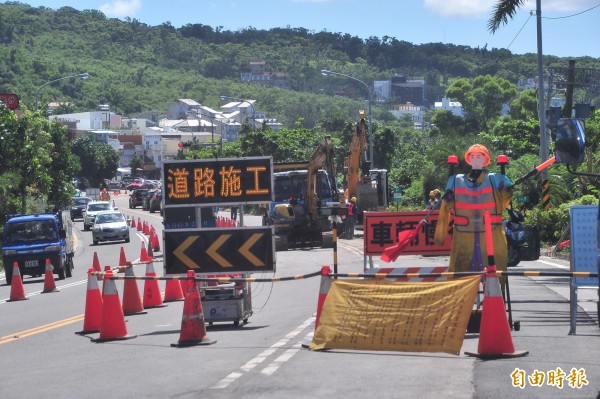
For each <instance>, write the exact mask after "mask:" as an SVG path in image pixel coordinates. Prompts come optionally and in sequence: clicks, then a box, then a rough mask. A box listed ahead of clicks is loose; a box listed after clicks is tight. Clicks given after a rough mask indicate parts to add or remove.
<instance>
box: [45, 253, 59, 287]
mask: <svg viewBox="0 0 600 399" xmlns="http://www.w3.org/2000/svg"><path fill="white" fill-rule="evenodd" d="M53 270H54V267H53V266H52V263H50V259H46V273H45V274H44V290H43V291H42V293H43V294H45V293H48V292H58V290H57V289H56V283H55V282H54V273H52V271H53Z"/></svg>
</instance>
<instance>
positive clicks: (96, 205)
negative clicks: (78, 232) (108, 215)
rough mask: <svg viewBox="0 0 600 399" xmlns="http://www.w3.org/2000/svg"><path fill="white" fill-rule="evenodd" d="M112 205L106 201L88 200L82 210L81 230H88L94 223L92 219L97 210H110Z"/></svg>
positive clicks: (94, 217)
mask: <svg viewBox="0 0 600 399" xmlns="http://www.w3.org/2000/svg"><path fill="white" fill-rule="evenodd" d="M112 210H114V209H113V206H112V205H111V203H110V202H108V201H92V202H88V204H87V206H86V207H85V210H84V211H83V230H89V229H91V228H92V226H93V225H94V219H96V215H97V214H98V212H103V211H112Z"/></svg>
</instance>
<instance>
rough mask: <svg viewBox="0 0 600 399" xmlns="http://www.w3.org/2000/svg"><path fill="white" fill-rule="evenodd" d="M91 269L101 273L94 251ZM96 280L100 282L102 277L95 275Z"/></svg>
mask: <svg viewBox="0 0 600 399" xmlns="http://www.w3.org/2000/svg"><path fill="white" fill-rule="evenodd" d="M92 267H93V268H94V270H95V271H97V272H101V271H102V267H100V261H99V260H98V254H97V253H96V251H94V261H93V262H92ZM96 278H97V279H98V281H100V280H102V279H103V278H104V277H103V276H102V275H97V276H96Z"/></svg>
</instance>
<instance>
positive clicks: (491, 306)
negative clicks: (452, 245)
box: [465, 212, 529, 359]
mask: <svg viewBox="0 0 600 399" xmlns="http://www.w3.org/2000/svg"><path fill="white" fill-rule="evenodd" d="M483 219H484V222H485V233H486V244H487V252H488V264H489V266H488V267H487V271H486V280H485V288H484V290H483V309H482V312H481V313H482V314H481V325H480V326H479V344H478V346H477V353H474V352H465V354H466V355H469V356H475V357H478V358H481V359H500V358H513V357H521V356H526V355H527V354H528V353H529V351H515V346H514V344H513V340H512V334H511V332H510V326H509V325H508V318H507V316H506V309H505V307H504V298H503V297H502V288H500V281H499V280H498V276H497V275H496V262H495V261H494V244H493V241H492V227H491V226H492V225H491V218H490V213H489V212H485V214H484V217H483Z"/></svg>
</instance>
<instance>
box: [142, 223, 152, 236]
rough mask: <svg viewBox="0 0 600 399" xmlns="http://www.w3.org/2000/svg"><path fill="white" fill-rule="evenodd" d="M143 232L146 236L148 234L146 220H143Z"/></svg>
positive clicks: (148, 229) (148, 228)
mask: <svg viewBox="0 0 600 399" xmlns="http://www.w3.org/2000/svg"><path fill="white" fill-rule="evenodd" d="M143 233H144V235H146V236H148V235H150V227H149V225H148V223H146V221H144V229H143Z"/></svg>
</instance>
